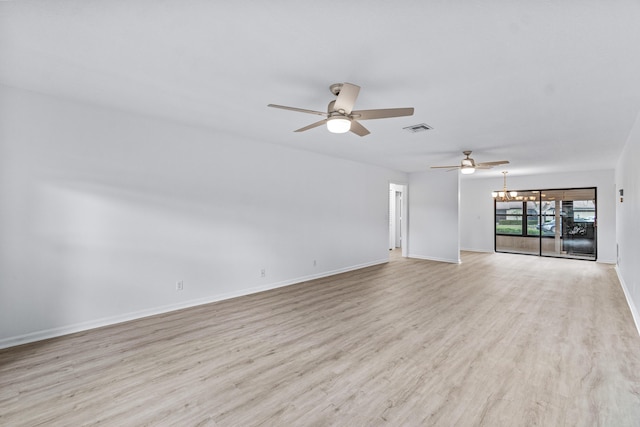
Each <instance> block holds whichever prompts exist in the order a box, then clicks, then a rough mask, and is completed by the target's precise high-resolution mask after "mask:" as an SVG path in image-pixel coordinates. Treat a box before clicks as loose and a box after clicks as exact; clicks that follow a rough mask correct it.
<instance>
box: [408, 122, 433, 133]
mask: <svg viewBox="0 0 640 427" xmlns="http://www.w3.org/2000/svg"><path fill="white" fill-rule="evenodd" d="M402 129H404V130H406V131H407V132H411V133H416V132H424V131H425V130H431V129H433V128H432V127H431V126H429V125H428V124H426V123H420V124H417V125H413V126H407V127H406V128H402Z"/></svg>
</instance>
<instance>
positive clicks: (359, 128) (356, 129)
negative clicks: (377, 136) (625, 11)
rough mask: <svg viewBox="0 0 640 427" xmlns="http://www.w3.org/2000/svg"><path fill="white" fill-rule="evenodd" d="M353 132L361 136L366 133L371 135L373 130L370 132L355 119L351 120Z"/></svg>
mask: <svg viewBox="0 0 640 427" xmlns="http://www.w3.org/2000/svg"><path fill="white" fill-rule="evenodd" d="M350 130H351V132H353V133H355V134H356V135H360V136H365V135H369V134H370V133H371V132H369V131H368V130H367V128H366V127H364V126H362V125H361V124H360V123H358V122H357V121H355V120H351V129H350Z"/></svg>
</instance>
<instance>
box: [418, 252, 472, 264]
mask: <svg viewBox="0 0 640 427" xmlns="http://www.w3.org/2000/svg"><path fill="white" fill-rule="evenodd" d="M407 258H415V259H424V260H427V261H438V262H448V263H450V264H461V263H462V260H461V259H460V258H458V259H448V258H436V257H428V256H424V255H416V254H412V253H410V254H409V255H408V257H407Z"/></svg>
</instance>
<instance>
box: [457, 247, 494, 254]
mask: <svg viewBox="0 0 640 427" xmlns="http://www.w3.org/2000/svg"><path fill="white" fill-rule="evenodd" d="M460 252H478V253H481V254H492V253H494V252H495V251H494V250H493V249H491V250H487V249H467V248H461V249H460Z"/></svg>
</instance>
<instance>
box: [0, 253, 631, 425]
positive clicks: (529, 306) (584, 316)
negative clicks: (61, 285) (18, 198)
mask: <svg viewBox="0 0 640 427" xmlns="http://www.w3.org/2000/svg"><path fill="white" fill-rule="evenodd" d="M393 258H394V259H393V260H392V262H390V263H389V264H385V265H381V266H375V267H369V268H366V269H362V270H358V271H355V272H350V273H346V274H341V275H338V276H333V277H330V278H325V279H320V280H315V281H312V282H306V283H302V284H298V285H294V286H289V287H286V288H281V289H277V290H274V291H269V292H264V293H260V294H255V295H250V296H246V297H241V298H237V299H233V300H228V301H223V302H219V303H215V304H210V305H206V306H201V307H197V308H192V309H187V310H182V311H178V312H173V313H170V314H166V315H161V316H155V317H150V318H145V319H141V320H137V321H133V322H128V323H125V324H120V325H116V326H112V327H106V328H102V329H99V330H93V331H88V332H85V333H79V334H74V335H70V336H66V337H62V338H58V339H53V340H47V341H43V342H39V343H34V344H29V345H24V346H20V347H14V348H12V349H6V350H3V351H0V425H2V426H36V425H47V426H58V425H64V426H82V425H93V424H98V423H99V424H100V425H107V426H142V425H151V426H200V425H207V426H209V425H216V426H258V425H261V426H328V425H331V426H334V425H337V426H349V427H353V426H378V425H388V426H422V425H429V426H430V425H438V426H441V425H442V426H450V425H459V426H525V425H526V426H530V425H542V426H597V425H599V426H616V427H620V426H638V425H640V337H639V336H638V333H637V331H636V330H635V328H634V325H633V320H632V318H631V314H630V312H629V309H628V307H627V305H626V302H625V299H624V295H623V292H622V290H621V288H620V285H619V283H618V281H617V278H616V275H615V271H614V269H613V267H612V266H609V265H602V264H598V263H595V262H589V261H572V260H564V259H551V258H538V257H533V256H523V255H513V254H477V253H463V256H462V261H463V263H462V264H461V265H454V264H446V263H437V262H430V261H423V260H409V259H403V258H397V257H395V256H394V257H393Z"/></svg>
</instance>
